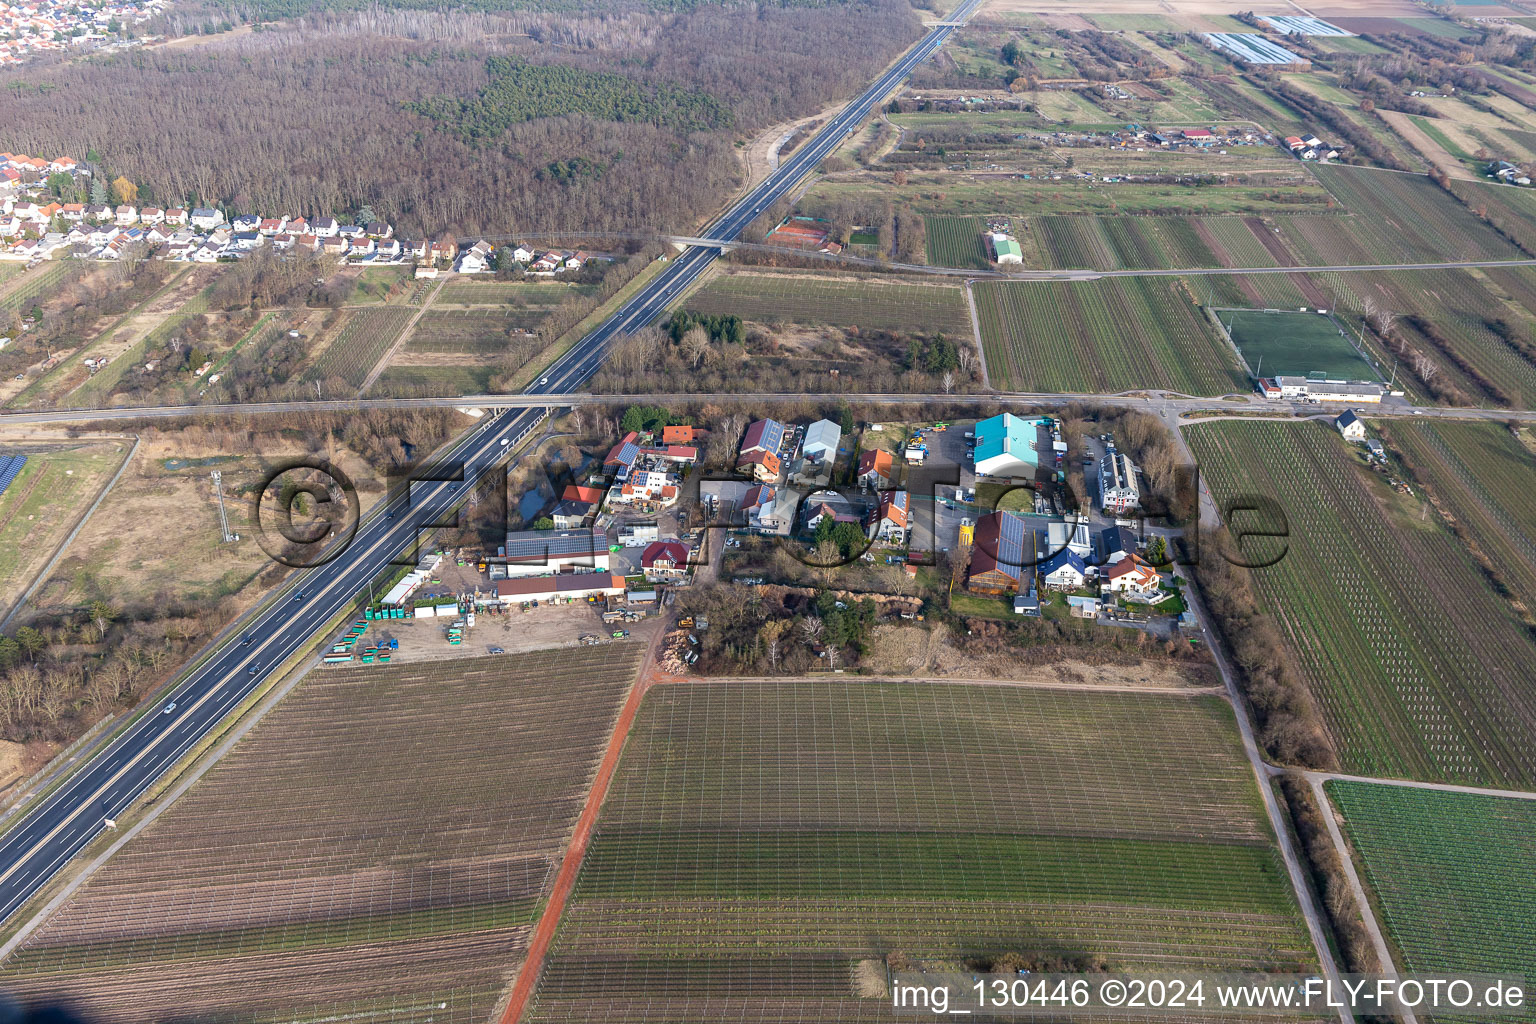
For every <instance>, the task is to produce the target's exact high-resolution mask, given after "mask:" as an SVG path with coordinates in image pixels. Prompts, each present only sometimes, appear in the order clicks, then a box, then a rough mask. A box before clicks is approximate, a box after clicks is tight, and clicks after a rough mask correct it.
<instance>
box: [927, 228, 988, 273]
mask: <svg viewBox="0 0 1536 1024" xmlns="http://www.w3.org/2000/svg"><path fill="white" fill-rule="evenodd" d="M923 227H924V230H925V233H926V235H927V239H928V262H929V263H930V264H931V265H933V266H935V267H975V268H976V269H978V270H986V269H987V268H988V267H989V266H991V264H990V263H989V262H988V259H989V256H990V254H989V253H988V252H987V251H986V246H985V243H984V242H983V241H982V232H984V231H985V230H986V228H987V226H986V224H985V223H983V222H982V220H981V218H979V217H924V218H923Z"/></svg>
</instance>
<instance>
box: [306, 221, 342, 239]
mask: <svg viewBox="0 0 1536 1024" xmlns="http://www.w3.org/2000/svg"><path fill="white" fill-rule="evenodd" d="M340 229H341V225H339V224H337V223H336V218H335V217H316V218H315V219H314V220H312V221H310V222H309V233H310V234H312V235H314V236H315V237H316V238H335V237H336V232H337V231H339V230H340Z"/></svg>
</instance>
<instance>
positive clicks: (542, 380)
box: [539, 377, 549, 387]
mask: <svg viewBox="0 0 1536 1024" xmlns="http://www.w3.org/2000/svg"><path fill="white" fill-rule="evenodd" d="M548 383H549V378H548V377H540V378H539V386H540V387H543V386H544V385H545V384H548Z"/></svg>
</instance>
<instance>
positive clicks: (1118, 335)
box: [974, 278, 1248, 395]
mask: <svg viewBox="0 0 1536 1024" xmlns="http://www.w3.org/2000/svg"><path fill="white" fill-rule="evenodd" d="M974 294H975V296H976V307H977V314H978V316H979V317H980V318H981V337H982V341H983V343H984V344H985V346H986V356H987V368H988V371H989V374H990V376H991V378H992V380H993V383H995V384H996V385H997V386H998V387H1001V388H1008V389H1011V390H1018V391H1057V392H1078V391H1095V392H1101V393H1109V392H1117V391H1130V390H1134V389H1137V388H1159V389H1164V390H1168V391H1178V392H1182V393H1185V394H1192V395H1220V394H1225V393H1227V392H1231V391H1246V390H1248V384H1247V380H1246V378H1245V377H1244V375H1243V373H1242V371H1241V370H1240V369H1239V367H1238V363H1237V356H1236V354H1235V353H1234V352H1233V351H1232V347H1231V346H1230V345H1228V344H1227V342H1226V339H1225V338H1222V337H1221V336H1220V335H1219V334H1218V333H1217V330H1216V328H1215V327H1214V326H1213V325H1212V324H1211V323H1210V322H1209V321H1208V320H1206V318H1205V316H1204V314H1203V313H1202V312H1201V311H1200V309H1199V308H1198V307H1197V306H1195V304H1194V303H1193V302H1192V301H1191V300H1190V297H1189V296H1188V295H1187V294H1186V293H1185V292H1184V291H1183V289H1182V287H1181V285H1180V284H1179V282H1177V281H1175V280H1173V279H1169V278H1112V279H1106V280H1101V281H1085V282H1055V281H1050V282H1034V281H1029V282H1024V281H1009V282H1003V283H992V282H987V283H978V284H976V285H975V286H974Z"/></svg>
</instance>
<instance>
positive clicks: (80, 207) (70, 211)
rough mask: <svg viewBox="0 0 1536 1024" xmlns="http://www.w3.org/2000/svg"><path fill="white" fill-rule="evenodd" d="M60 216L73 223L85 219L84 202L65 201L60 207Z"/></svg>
mask: <svg viewBox="0 0 1536 1024" xmlns="http://www.w3.org/2000/svg"><path fill="white" fill-rule="evenodd" d="M59 216H60V217H63V218H64V219H65V220H67V221H69V222H70V223H71V224H78V223H80V222H81V221H82V220H84V219H85V204H84V203H65V204H64V205H63V206H61V207H59Z"/></svg>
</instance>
